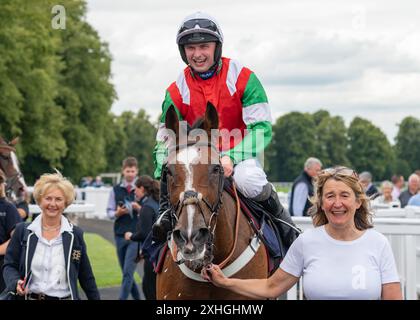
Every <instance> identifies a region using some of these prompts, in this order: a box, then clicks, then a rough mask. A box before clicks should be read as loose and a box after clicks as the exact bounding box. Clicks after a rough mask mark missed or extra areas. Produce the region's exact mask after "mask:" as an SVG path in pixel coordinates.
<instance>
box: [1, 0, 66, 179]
mask: <svg viewBox="0 0 420 320" xmlns="http://www.w3.org/2000/svg"><path fill="white" fill-rule="evenodd" d="M51 7H52V1H49V0H36V1H33V2H32V1H31V2H30V3H29V2H28V1H24V0H16V1H10V0H5V1H1V3H0V15H1V16H0V131H1V132H0V133H1V134H2V135H4V136H6V137H8V138H11V137H12V136H15V135H20V136H21V143H20V144H19V145H18V157H19V159H20V160H21V161H22V162H23V163H24V164H25V163H26V164H27V165H25V166H23V171H24V173H25V177H26V178H27V180H28V181H33V179H34V178H35V177H36V176H38V175H39V173H40V172H45V171H46V170H47V169H48V170H51V167H55V166H57V167H59V166H60V158H61V157H63V156H64V155H65V153H66V151H67V146H66V142H65V140H64V137H63V129H64V121H65V117H64V116H63V113H62V109H61V108H60V107H59V106H58V105H57V104H56V103H55V97H56V95H57V91H58V74H59V71H60V69H61V67H62V64H61V62H60V57H59V56H57V54H56V51H57V48H58V47H59V45H60V38H59V36H58V35H56V34H54V33H53V30H52V29H51V27H50V18H51V17H50V12H51ZM29 161H30V162H29ZM35 169H37V170H40V171H37V172H35V171H34V170H35Z"/></svg>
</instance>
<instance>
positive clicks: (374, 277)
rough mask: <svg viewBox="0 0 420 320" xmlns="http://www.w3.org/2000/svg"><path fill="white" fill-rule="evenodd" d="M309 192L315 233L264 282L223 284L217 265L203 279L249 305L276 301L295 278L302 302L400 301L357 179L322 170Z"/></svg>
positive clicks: (390, 262) (345, 171)
mask: <svg viewBox="0 0 420 320" xmlns="http://www.w3.org/2000/svg"><path fill="white" fill-rule="evenodd" d="M315 191H316V193H315V195H314V197H313V198H312V199H311V202H312V204H313V206H312V208H311V216H312V218H313V223H314V226H315V228H314V229H311V230H307V231H306V232H304V233H303V234H301V235H300V236H299V237H298V238H297V239H296V240H295V241H294V242H293V244H292V246H291V247H290V249H289V251H288V252H287V254H286V256H285V258H284V260H283V261H282V263H281V264H280V267H279V269H277V271H276V272H275V273H274V274H273V275H272V276H271V277H270V278H268V279H233V278H226V277H225V276H224V275H223V273H222V272H221V270H220V268H219V267H218V266H217V265H209V266H208V267H207V268H203V270H202V276H203V278H204V279H206V280H208V281H210V282H212V283H213V284H214V285H216V286H219V287H223V288H226V289H230V290H232V291H235V292H237V293H239V294H243V295H246V296H249V297H251V298H254V299H266V298H276V297H278V296H280V295H281V294H283V293H285V292H286V291H287V290H289V289H290V288H291V287H292V286H293V285H295V284H296V282H297V281H298V280H299V278H300V277H301V276H302V277H303V290H304V295H305V297H306V298H307V299H325V300H326V299H335V300H338V299H353V300H356V299H357V300H362V299H363V300H364V299H375V300H377V299H384V300H385V299H396V300H397V299H402V293H401V287H400V280H399V277H398V273H397V269H396V266H395V260H394V257H393V254H392V251H391V247H390V245H389V243H388V241H387V239H386V238H385V237H384V236H383V235H382V234H380V233H379V232H377V231H375V230H374V229H373V228H372V223H371V214H370V213H369V200H368V199H367V197H366V195H365V193H364V191H363V187H362V186H361V184H360V182H359V181H358V176H357V173H356V172H354V171H353V170H351V169H349V168H346V167H336V168H331V169H327V170H324V171H322V172H321V173H320V174H319V176H318V177H317V179H316V182H315Z"/></svg>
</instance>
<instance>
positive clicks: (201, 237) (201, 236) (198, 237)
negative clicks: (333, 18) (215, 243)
mask: <svg viewBox="0 0 420 320" xmlns="http://www.w3.org/2000/svg"><path fill="white" fill-rule="evenodd" d="M209 235H210V231H209V229H207V228H200V229H198V231H197V232H196V233H195V234H194V235H193V237H192V242H193V243H204V242H206V241H207V240H208V237H209Z"/></svg>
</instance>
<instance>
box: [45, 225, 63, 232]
mask: <svg viewBox="0 0 420 320" xmlns="http://www.w3.org/2000/svg"><path fill="white" fill-rule="evenodd" d="M60 228H61V224H59V225H58V226H55V227H44V226H42V230H44V231H57V230H59V229H60Z"/></svg>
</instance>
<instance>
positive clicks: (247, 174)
mask: <svg viewBox="0 0 420 320" xmlns="http://www.w3.org/2000/svg"><path fill="white" fill-rule="evenodd" d="M233 179H234V180H235V183H236V187H237V188H238V190H239V191H240V192H241V193H242V194H243V195H244V196H246V197H247V198H255V197H256V196H258V195H259V194H260V193H261V192H262V191H263V187H264V186H265V185H266V184H267V183H268V181H267V175H266V174H265V172H264V170H263V169H262V167H261V164H260V162H259V161H258V160H256V159H247V160H244V161H242V162H240V163H238V164H237V165H236V166H235V168H234V173H233Z"/></svg>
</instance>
